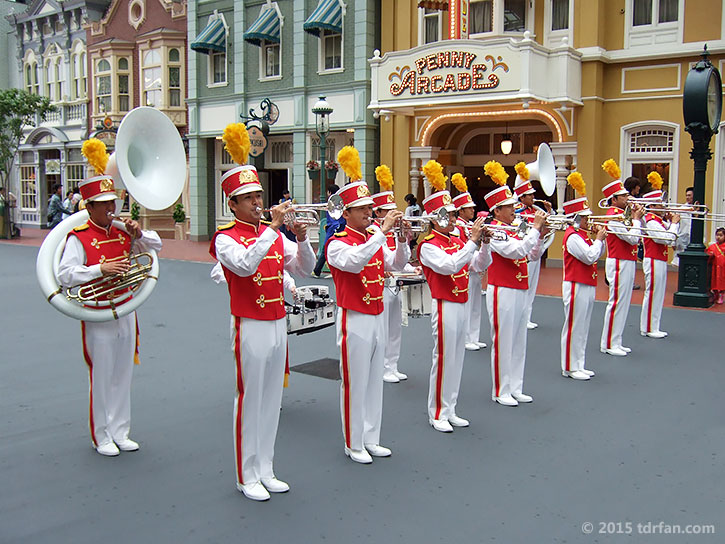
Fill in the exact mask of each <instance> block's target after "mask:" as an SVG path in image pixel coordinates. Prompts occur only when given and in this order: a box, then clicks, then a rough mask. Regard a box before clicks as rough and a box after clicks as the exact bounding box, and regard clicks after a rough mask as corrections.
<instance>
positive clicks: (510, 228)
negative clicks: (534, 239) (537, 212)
mask: <svg viewBox="0 0 725 544" xmlns="http://www.w3.org/2000/svg"><path fill="white" fill-rule="evenodd" d="M484 227H485V228H486V229H487V230H488V231H489V233H490V234H491V238H492V239H493V240H498V241H499V242H505V241H506V240H508V239H509V236H510V235H514V234H515V235H516V236H518V237H522V236H525V235H526V233H527V232H528V231H529V225H528V223H527V222H526V221H521V223H520V224H519V225H518V226H515V225H492V224H490V223H487V224H485V225H484ZM509 233H510V234H509Z"/></svg>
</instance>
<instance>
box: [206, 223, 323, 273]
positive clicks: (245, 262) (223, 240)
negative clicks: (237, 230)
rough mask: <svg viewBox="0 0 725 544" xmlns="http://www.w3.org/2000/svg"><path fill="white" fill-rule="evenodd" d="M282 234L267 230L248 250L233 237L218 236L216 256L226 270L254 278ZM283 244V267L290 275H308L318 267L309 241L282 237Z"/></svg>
mask: <svg viewBox="0 0 725 544" xmlns="http://www.w3.org/2000/svg"><path fill="white" fill-rule="evenodd" d="M278 235H279V233H278V232H277V231H276V230H274V229H272V228H267V229H265V230H264V232H262V234H261V235H259V237H257V239H256V240H255V241H254V243H253V244H252V245H250V246H249V247H245V246H244V245H242V244H240V243H238V242H236V241H235V240H234V239H233V238H232V237H231V236H226V235H222V234H220V235H218V236H217V237H216V239H215V240H214V247H215V249H216V257H217V259H219V262H220V263H222V265H224V267H226V268H227V269H229V270H231V271H232V272H234V273H235V274H236V275H237V276H240V277H242V278H245V277H247V276H251V275H252V274H254V273H255V272H256V271H257V268H259V264H260V263H261V262H262V259H264V257H265V255H267V253H268V252H269V250H270V249H271V247H272V244H274V242H275V241H276V240H277V236H278ZM282 241H283V243H284V267H285V270H287V271H288V272H289V273H291V274H297V275H299V276H309V275H310V273H311V272H312V269H313V268H314V267H315V262H316V260H317V259H316V258H315V252H314V251H313V250H312V245H311V244H310V239H309V238H306V239H305V241H304V242H298V243H295V242H293V241H291V240H290V239H289V238H287V237H286V236H282Z"/></svg>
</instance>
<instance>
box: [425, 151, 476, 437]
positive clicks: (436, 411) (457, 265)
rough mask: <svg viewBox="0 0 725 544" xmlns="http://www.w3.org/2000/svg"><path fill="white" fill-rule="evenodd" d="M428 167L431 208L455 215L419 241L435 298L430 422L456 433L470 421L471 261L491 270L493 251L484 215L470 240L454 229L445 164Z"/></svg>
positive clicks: (429, 211) (427, 201) (429, 210)
mask: <svg viewBox="0 0 725 544" xmlns="http://www.w3.org/2000/svg"><path fill="white" fill-rule="evenodd" d="M423 172H424V173H425V176H426V178H427V180H428V182H429V183H430V184H431V186H432V187H433V189H435V190H436V192H434V193H433V194H432V195H430V196H429V197H428V198H426V199H425V200H424V201H423V207H424V209H425V213H426V214H434V213H436V212H438V211H439V210H440V209H441V208H444V209H445V210H446V211H447V212H448V218H449V223H448V224H447V226H446V227H443V226H442V225H440V224H439V223H438V222H437V221H431V226H432V231H431V234H430V235H428V236H426V237H425V238H424V239H423V241H422V242H421V243H420V244H419V246H418V259H419V260H420V264H421V265H422V267H423V273H424V274H425V277H426V279H427V280H428V285H429V286H430V291H431V297H432V298H433V309H432V313H431V326H432V329H433V358H432V365H431V372H430V382H429V388H428V422H429V423H430V424H431V426H432V427H433V428H434V429H435V430H436V431H440V432H444V433H450V432H452V431H453V427H454V426H455V427H468V425H469V422H468V420H466V419H464V418H462V417H460V416H459V415H458V414H456V404H457V402H458V390H459V388H460V384H461V375H462V372H463V358H464V356H465V353H466V352H465V345H464V342H465V337H466V332H467V330H468V328H467V325H466V319H467V318H468V311H467V307H466V302H467V301H468V264H469V263H470V262H471V260H472V259H473V258H474V257H476V258H477V259H478V260H479V261H480V262H479V263H478V267H479V269H480V270H485V269H486V267H487V266H488V262H489V260H490V254H489V252H488V246H487V245H484V246H483V249H481V250H480V251H478V248H479V245H480V244H481V239H482V237H483V235H484V229H483V220H482V219H478V220H476V222H475V223H474V224H473V226H472V227H471V235H470V237H469V239H468V241H467V242H466V243H465V244H464V243H463V242H462V241H461V239H460V238H459V237H458V236H455V235H454V234H453V230H454V228H455V225H454V224H455V215H454V212H455V209H456V208H455V206H453V204H452V201H451V195H450V193H449V192H448V191H446V190H444V188H445V183H446V178H445V177H444V176H443V172H442V167H441V165H440V164H438V163H437V162H436V161H433V160H431V161H428V163H427V164H426V165H425V166H424V167H423ZM476 253H478V255H476Z"/></svg>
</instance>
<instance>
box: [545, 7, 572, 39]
mask: <svg viewBox="0 0 725 544" xmlns="http://www.w3.org/2000/svg"><path fill="white" fill-rule="evenodd" d="M567 1H568V2H569V24H568V27H567V28H566V29H560V30H552V29H551V25H552V23H553V20H554V16H553V10H554V0H545V2H544V47H548V48H550V49H554V48H556V47H561V46H562V45H564V38H566V39H567V41H568V45H569V47H572V46H573V44H574V0H567Z"/></svg>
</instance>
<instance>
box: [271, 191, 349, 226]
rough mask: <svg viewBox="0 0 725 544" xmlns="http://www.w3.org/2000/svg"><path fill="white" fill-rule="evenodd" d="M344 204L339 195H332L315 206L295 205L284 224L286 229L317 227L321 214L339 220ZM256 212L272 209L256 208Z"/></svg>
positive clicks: (286, 216) (285, 218)
mask: <svg viewBox="0 0 725 544" xmlns="http://www.w3.org/2000/svg"><path fill="white" fill-rule="evenodd" d="M344 209H345V204H344V203H343V201H342V197H341V196H340V195H332V196H331V197H330V199H329V200H328V201H327V202H321V203H315V204H297V205H294V206H291V207H290V208H289V210H287V213H286V214H285V216H284V224H285V225H287V226H288V227H290V226H292V225H293V224H294V223H301V224H303V225H319V224H320V221H321V217H322V213H323V212H327V213H329V214H330V217H332V218H333V219H340V218H341V217H342V212H343V210H344ZM257 211H258V212H271V211H272V208H265V209H262V208H260V207H257Z"/></svg>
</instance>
